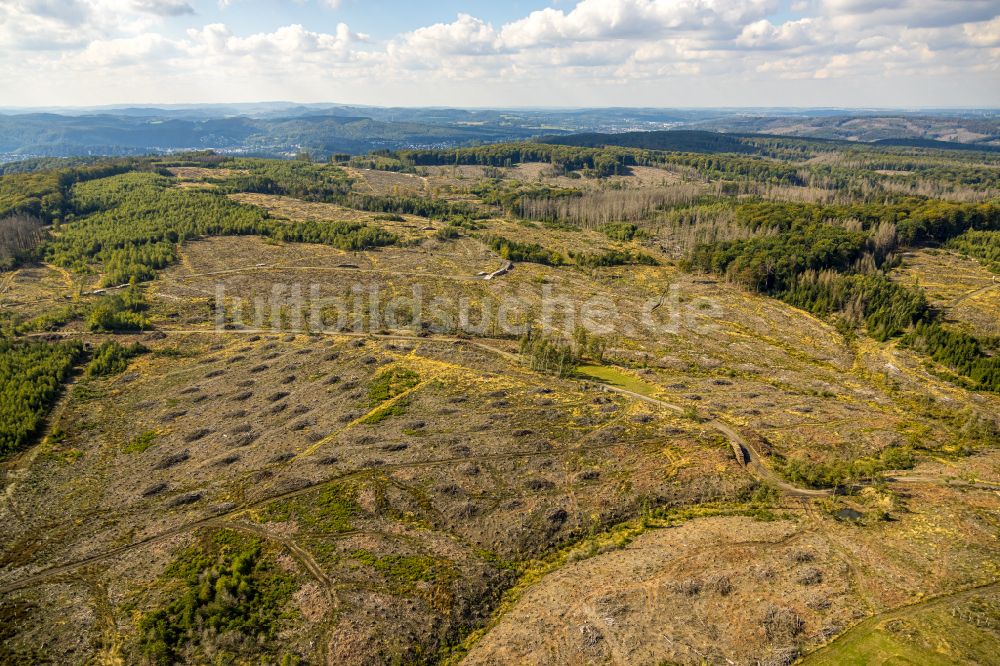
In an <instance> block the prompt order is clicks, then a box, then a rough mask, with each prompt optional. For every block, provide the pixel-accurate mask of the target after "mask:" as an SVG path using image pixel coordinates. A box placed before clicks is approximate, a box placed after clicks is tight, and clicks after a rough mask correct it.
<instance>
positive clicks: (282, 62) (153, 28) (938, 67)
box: [0, 0, 1000, 105]
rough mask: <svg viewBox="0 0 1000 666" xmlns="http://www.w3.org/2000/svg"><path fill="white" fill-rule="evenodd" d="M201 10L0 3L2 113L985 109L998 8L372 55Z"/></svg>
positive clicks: (597, 28)
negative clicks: (228, 107) (78, 103)
mask: <svg viewBox="0 0 1000 666" xmlns="http://www.w3.org/2000/svg"><path fill="white" fill-rule="evenodd" d="M280 1H281V2H286V0H280ZM206 2H213V3H214V2H218V3H219V5H220V6H221V7H225V6H228V5H229V4H230V3H235V2H237V0H0V43H3V44H4V45H5V47H6V48H5V50H4V51H2V52H0V77H3V80H5V82H10V83H8V85H7V88H6V92H8V97H12V96H14V95H17V94H27V93H23V92H22V91H23V90H25V88H28V87H31V88H34V89H36V90H37V89H38V87H37V86H25V85H18V84H17V83H15V82H17V81H21V82H33V81H34V80H36V78H37V75H38V72H45V73H46V76H47V77H48V78H47V80H50V81H51V82H52V83H51V84H50V85H48V86H46V90H45V91H43V92H40V93H38V94H39V95H48V96H50V97H51V99H52V100H57V99H59V95H68V94H70V93H69V92H65V91H70V90H77V89H80V90H84V91H85V92H86V94H92V95H97V94H98V91H99V90H101V89H100V88H99V87H97V86H96V85H93V86H90V87H88V86H87V85H86V82H88V81H90V82H98V81H109V82H111V81H113V82H114V84H113V86H112V84H111V83H108V85H109V86H112V87H110V88H109V89H110V90H112V91H113V92H114V93H115V94H119V95H122V94H133V92H132V91H136V92H134V94H139V92H138V91H140V90H146V89H147V88H146V87H144V86H148V89H149V90H154V91H156V94H163V95H167V94H173V95H175V96H176V95H183V96H185V98H186V99H188V100H189V101H198V98H197V95H199V94H200V95H205V94H207V95H209V96H223V97H225V98H226V99H235V98H242V99H250V98H263V97H264V96H266V94H267V93H266V91H270V90H275V91H278V92H277V93H276V94H274V96H275V97H281V98H286V99H287V98H293V97H295V96H296V94H299V95H300V96H299V97H298V98H300V99H306V98H308V99H312V100H313V101H321V100H333V99H345V98H346V97H348V95H346V94H345V93H344V91H350V90H363V91H367V93H366V94H378V95H386V96H387V97H388V99H387V100H383V101H390V102H393V103H429V102H435V103H443V102H449V103H452V104H457V105H461V104H471V103H474V102H473V100H471V99H466V97H465V96H464V95H465V91H469V90H473V89H477V90H478V89H481V90H484V91H486V92H485V93H483V94H487V95H488V94H494V95H496V99H494V100H493V101H492V102H490V101H489V100H488V99H487V100H485V103H492V104H501V103H510V102H511V101H513V100H512V99H511V98H510V96H509V95H508V94H503V93H499V92H497V91H498V90H500V89H501V87H502V86H509V87H510V88H509V90H513V91H515V93H516V94H518V95H522V96H523V97H521V98H518V99H517V101H518V103H539V104H544V103H550V104H551V103H559V104H565V103H569V100H568V99H567V98H566V91H574V92H579V94H580V95H581V96H586V100H584V99H580V100H578V103H587V100H589V103H609V102H608V101H606V100H605V99H604V98H603V97H601V96H600V95H601V93H597V92H593V91H598V90H606V89H611V88H614V89H615V90H616V92H615V98H614V99H613V101H611V102H610V103H614V104H630V103H644V104H648V103H650V99H651V98H652V99H661V98H662V100H663V101H662V102H661V103H670V102H673V103H678V97H677V95H680V94H681V93H682V92H683V91H687V90H693V89H695V88H697V89H698V90H701V91H702V94H703V95H705V96H704V97H703V98H701V100H698V99H685V100H684V103H687V104H698V103H705V101H704V100H708V99H716V98H722V99H727V98H726V97H725V95H727V94H729V91H734V90H743V91H747V90H749V91H750V94H751V95H756V94H757V90H765V89H770V90H775V89H780V88H775V86H776V85H778V84H781V85H784V86H785V88H784V89H785V90H787V91H790V92H789V93H788V95H789V96H793V95H794V94H795V93H794V91H796V90H800V88H797V87H795V85H793V84H792V83H789V82H793V81H807V80H808V81H836V80H846V81H856V82H857V84H858V90H864V91H867V92H864V93H862V92H859V93H858V95H861V94H868V95H869V96H873V97H877V98H878V99H881V98H882V97H881V96H883V95H886V96H887V95H889V94H890V92H891V91H893V90H897V89H898V92H899V93H900V94H899V95H896V96H895V97H894V98H892V99H897V98H898V103H900V104H904V103H912V102H908V101H907V100H913V99H925V98H927V97H928V96H929V94H930V92H929V91H932V90H933V88H934V86H935V85H938V86H945V85H946V84H947V85H948V86H949V89H953V90H954V89H956V86H957V84H956V83H955V82H956V81H959V80H968V81H971V82H972V85H971V88H970V90H969V93H968V99H984V98H988V99H993V100H995V101H994V103H996V104H1000V0H795V2H794V6H793V11H794V12H796V15H795V18H792V19H784V20H782V19H779V18H777V17H778V16H781V14H778V11H779V10H780V9H781V7H782V6H784V5H785V4H786V3H784V2H779V0H581V1H580V2H578V3H577V4H575V5H574V6H572V7H571V8H565V9H562V8H556V7H548V8H546V9H542V10H539V11H534V12H531V13H528V14H527V15H525V16H523V17H521V18H519V19H516V20H512V21H510V22H507V23H505V24H493V23H490V22H489V21H487V20H484V19H483V18H481V17H478V16H474V15H472V14H468V13H462V14H459V15H458V16H457V17H456V18H455V19H454V20H453V21H450V22H441V23H434V24H431V25H425V26H418V27H415V28H414V29H412V30H409V31H407V32H404V33H402V34H399V35H397V36H395V37H392V38H389V39H386V40H384V41H381V42H373V41H372V40H370V39H369V38H368V37H366V36H365V35H362V34H358V33H356V32H355V31H352V30H351V29H350V28H349V27H348V26H347V25H346V24H345V23H339V24H337V25H336V26H335V27H324V28H323V29H318V28H317V27H316V26H315V25H310V24H306V23H305V22H304V21H302V22H294V21H289V22H288V24H287V25H274V26H267V27H266V28H265V29H261V30H259V31H256V32H254V31H245V30H242V31H241V30H235V29H233V28H231V27H230V26H227V25H226V24H223V23H207V22H205V21H201V20H199V15H198V14H197V13H192V12H196V11H197V10H198V9H199V8H203V7H204V4H203V3H206ZM306 3H311V4H312V5H313V6H314V7H315V6H320V5H321V6H326V7H329V8H332V9H336V8H338V7H339V6H340V4H341V3H340V0H295V2H293V3H289V4H287V5H286V7H290V8H291V10H289V11H291V12H292V14H293V15H294V11H295V8H296V7H299V6H302V5H304V4H306ZM310 15H312V14H309V13H304V14H303V16H310ZM906 77H912V78H913V81H909V79H906ZM918 77H922V80H920V79H919V78H918ZM970 77H971V78H970ZM904 79H906V80H907V81H908V82H907V83H905V84H904V83H898V84H897V83H895V82H896V81H904ZM918 80H919V83H917V81H918ZM67 81H71V82H70V83H67ZM76 82H81V83H80V85H79V86H78V87H74V86H75V84H76ZM796 85H797V84H796ZM170 86H173V87H172V88H171V87H170ZM411 86H412V87H411ZM865 86H867V87H865ZM281 90H288V91H289V93H287V94H281V93H280V91H281ZM529 90H530V91H533V92H531V93H529V92H528V91H529ZM623 90H628V91H629V93H628V95H625V96H623V93H622V91H623ZM667 90H671V91H673V92H672V93H671V94H670V96H667V95H666V92H663V95H662V96H661V97H657V95H659V94H660V91H667ZM829 90H834V88H829ZM837 90H838V91H843V90H844V89H843V88H837ZM160 91H162V92H160ZM372 91H375V93H373V92H372ZM394 91H401V92H394ZM407 91H408V92H407ZM705 91H708V92H705ZM293 93H294V94H293ZM359 94H360V93H359ZM408 94H409V95H411V96H409V97H408V96H407V95H408ZM732 94H736V93H732ZM412 95H416V97H413V96H412ZM906 95H909V97H906ZM50 97H45V98H44V99H50ZM640 98H642V99H640ZM32 99H35V98H32ZM753 99H754V103H757V104H760V103H762V101H761V100H758V99H756V98H753ZM768 99H770V98H768ZM5 101H6V100H5ZM64 101H65V102H67V103H68V102H74V101H75V100H73V99H66V100H64ZM94 101H102V100H94ZM103 101H109V100H103ZM135 101H142V100H140V99H138V98H137V99H136V100H135ZM354 101H371V100H368V99H354ZM728 101H729V103H731V104H740V103H744V98H735V97H734V98H732V99H731V100H728ZM813 101H815V100H814V99H813V98H812V97H810V98H809V102H813ZM861 101H862V100H861V98H860V97H859V98H858V99H856V100H851V99H842V100H840V103H842V104H851V103H861ZM941 101H942V102H944V101H947V102H948V103H959V101H958V100H955V99H953V98H950V99H948V100H941ZM773 102H774V103H778V100H773ZM13 103H17V102H16V101H13ZM479 103H483V100H479ZM782 103H794V102H793V101H792V100H783V101H782ZM802 103H806V101H805V100H804V101H803V102H802ZM866 103H867V104H873V103H874V102H866Z"/></svg>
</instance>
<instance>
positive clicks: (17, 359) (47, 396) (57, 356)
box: [0, 340, 83, 458]
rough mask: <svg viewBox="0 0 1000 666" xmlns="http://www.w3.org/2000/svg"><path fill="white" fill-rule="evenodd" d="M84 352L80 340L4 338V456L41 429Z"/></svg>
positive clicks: (0, 425) (0, 408) (0, 347)
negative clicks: (45, 416) (44, 340)
mask: <svg viewBox="0 0 1000 666" xmlns="http://www.w3.org/2000/svg"><path fill="white" fill-rule="evenodd" d="M82 353H83V346H82V345H81V344H80V343H78V342H65V343H63V342H61V343H49V342H42V341H14V340H0V458H2V457H4V456H7V455H10V454H11V453H14V452H16V451H18V450H19V449H20V448H21V447H22V446H24V445H25V444H27V443H28V442H29V441H30V440H31V438H32V437H33V436H34V435H35V434H37V433H38V431H39V429H40V427H41V423H42V418H43V416H44V415H45V413H46V412H47V411H48V409H49V407H50V406H51V405H52V403H53V401H55V399H56V397H57V396H58V395H59V390H60V386H61V385H62V383H63V381H64V380H65V379H66V377H67V375H68V374H69V372H70V368H72V366H73V364H74V363H75V362H76V361H77V360H78V359H79V358H80V356H81V355H82Z"/></svg>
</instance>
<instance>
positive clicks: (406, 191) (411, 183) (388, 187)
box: [344, 168, 428, 196]
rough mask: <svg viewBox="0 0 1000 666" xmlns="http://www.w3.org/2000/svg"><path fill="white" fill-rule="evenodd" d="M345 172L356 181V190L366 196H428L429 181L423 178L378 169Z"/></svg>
mask: <svg viewBox="0 0 1000 666" xmlns="http://www.w3.org/2000/svg"><path fill="white" fill-rule="evenodd" d="M344 171H346V172H347V173H348V175H350V176H351V177H352V178H354V179H355V183H354V189H355V190H356V191H358V192H361V193H364V194H393V195H397V194H398V195H410V196H420V195H426V194H428V191H427V190H428V187H427V180H426V179H425V178H423V177H421V176H417V175H414V174H409V173H395V172H392V171H378V170H376V169H351V168H345V169H344Z"/></svg>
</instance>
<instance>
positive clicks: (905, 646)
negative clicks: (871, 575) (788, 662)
mask: <svg viewBox="0 0 1000 666" xmlns="http://www.w3.org/2000/svg"><path fill="white" fill-rule="evenodd" d="M998 623H1000V597H998V595H997V589H996V587H995V586H993V587H991V588H988V589H987V590H984V591H981V592H976V593H971V594H967V595H961V596H960V597H958V598H955V599H940V600H932V601H931V602H929V603H927V604H923V605H918V606H913V607H910V608H905V609H902V610H899V611H895V612H891V613H889V614H888V615H882V616H877V617H873V618H869V619H867V620H865V621H864V622H861V623H860V624H858V625H857V626H855V627H854V628H853V629H851V630H849V631H848V632H847V633H845V634H843V635H842V636H841V637H840V638H838V639H836V640H835V641H833V642H832V643H830V644H829V645H827V646H826V647H824V648H822V649H820V650H818V651H816V652H814V653H812V654H811V655H808V656H807V657H806V658H805V659H804V660H803V661H802V662H801V663H802V665H803V666H828V665H829V666H834V665H836V666H845V665H847V666H851V665H857V666H868V665H871V664H874V665H880V664H884V665H889V664H892V665H901V664H920V665H921V666H950V665H952V664H968V663H976V664H988V663H996V656H997V654H998V649H1000V640H998V637H997V634H996V627H997V626H998Z"/></svg>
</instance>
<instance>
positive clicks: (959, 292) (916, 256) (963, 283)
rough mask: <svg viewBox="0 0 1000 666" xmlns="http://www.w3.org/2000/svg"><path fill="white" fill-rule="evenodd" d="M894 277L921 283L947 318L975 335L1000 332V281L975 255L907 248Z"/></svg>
mask: <svg viewBox="0 0 1000 666" xmlns="http://www.w3.org/2000/svg"><path fill="white" fill-rule="evenodd" d="M893 279H895V280H896V281H898V282H899V283H901V284H914V285H918V286H920V287H922V288H923V290H924V292H925V293H926V294H927V298H928V300H929V301H930V302H931V303H932V304H933V305H934V306H936V307H938V308H941V309H942V310H943V311H944V313H945V318H946V320H948V321H951V322H953V323H955V324H957V325H959V326H961V327H963V328H966V329H967V330H968V331H969V332H971V333H973V334H975V335H981V336H997V335H1000V319H998V317H997V312H1000V283H998V282H996V281H995V280H994V276H993V274H992V273H990V272H989V271H988V270H986V268H985V267H983V265H982V264H980V263H979V262H978V261H976V260H975V259H971V258H969V257H965V256H963V255H960V254H958V253H955V252H951V251H947V250H920V251H917V252H909V253H907V254H906V255H905V256H904V258H903V265H902V266H901V267H900V268H898V269H896V270H895V271H894V273H893Z"/></svg>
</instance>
